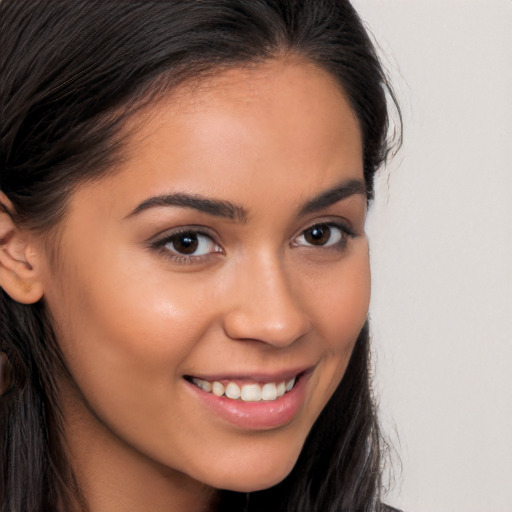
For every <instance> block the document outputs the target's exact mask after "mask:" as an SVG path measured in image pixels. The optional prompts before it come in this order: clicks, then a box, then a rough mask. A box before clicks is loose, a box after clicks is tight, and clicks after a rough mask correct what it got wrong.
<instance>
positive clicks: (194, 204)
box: [125, 180, 367, 222]
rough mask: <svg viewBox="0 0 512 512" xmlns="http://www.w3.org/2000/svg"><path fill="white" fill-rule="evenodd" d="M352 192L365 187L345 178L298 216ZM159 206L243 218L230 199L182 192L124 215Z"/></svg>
mask: <svg viewBox="0 0 512 512" xmlns="http://www.w3.org/2000/svg"><path fill="white" fill-rule="evenodd" d="M355 194H358V195H363V196H365V197H366V194H367V190H366V186H365V184H364V182H363V181H361V180H348V181H345V182H343V183H341V184H339V185H336V186H334V187H332V188H330V189H328V190H326V191H324V192H322V193H321V194H319V195H318V196H316V197H314V198H313V199H310V200H309V201H308V202H306V203H305V204H304V205H302V207H301V208H300V210H299V215H306V214H308V213H315V212H317V211H320V210H323V209H324V208H327V207H329V206H331V205H333V204H336V203H337V202H338V201H341V200H343V199H346V198H347V197H350V196H352V195H355ZM162 206H177V207H181V208H191V209H193V210H198V211H200V212H203V213H207V214H209V215H213V216H215V217H222V218H226V219H231V220H235V221H238V222H246V221H247V212H246V210H245V209H244V208H243V207H242V206H240V205H237V204H234V203H232V202H230V201H224V200H219V199H211V198H208V197H204V196H201V195H198V194H188V193H182V192H177V193H173V194H164V195H159V196H154V197H150V198H149V199H146V200H145V201H143V202H142V203H140V204H139V205H138V206H137V207H135V208H134V209H133V210H132V211H131V212H130V213H129V214H128V215H127V216H126V217H125V218H129V217H133V216H134V215H137V214H138V213H141V212H143V211H145V210H149V209H150V208H156V207H162Z"/></svg>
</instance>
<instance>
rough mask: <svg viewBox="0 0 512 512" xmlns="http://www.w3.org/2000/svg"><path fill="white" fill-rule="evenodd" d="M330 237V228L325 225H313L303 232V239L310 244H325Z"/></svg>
mask: <svg viewBox="0 0 512 512" xmlns="http://www.w3.org/2000/svg"><path fill="white" fill-rule="evenodd" d="M330 237H331V228H330V227H329V226H327V225H325V224H324V225H323V226H313V227H312V228H310V229H308V230H307V231H305V232H304V239H305V240H306V242H308V243H309V244H311V245H325V244H326V243H327V242H328V241H329V238H330Z"/></svg>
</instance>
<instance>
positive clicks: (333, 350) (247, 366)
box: [33, 58, 370, 512]
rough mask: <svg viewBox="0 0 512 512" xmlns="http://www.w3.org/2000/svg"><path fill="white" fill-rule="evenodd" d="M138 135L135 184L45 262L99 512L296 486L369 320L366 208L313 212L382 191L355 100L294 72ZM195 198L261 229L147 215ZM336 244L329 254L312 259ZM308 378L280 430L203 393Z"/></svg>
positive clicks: (88, 480)
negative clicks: (208, 382)
mask: <svg viewBox="0 0 512 512" xmlns="http://www.w3.org/2000/svg"><path fill="white" fill-rule="evenodd" d="M130 127H131V128H132V132H131V135H130V138H129V140H128V142H127V145H126V155H125V159H124V160H123V164H122V166H121V168H120V169H119V170H118V171H116V172H115V173H113V174H111V175H110V176H108V177H106V178H103V179H101V181H99V182H97V183H88V184H84V185H82V186H80V187H79V188H78V189H77V191H76V192H75V193H74V195H73V196H72V198H71V200H70V204H69V212H68V215H67V217H66V219H65V221H64V223H63V225H62V226H60V244H59V248H58V262H59V264H58V268H57V267H53V266H52V265H51V263H50V262H49V261H47V260H46V257H45V252H44V249H43V245H44V244H43V243H42V241H41V242H40V248H39V250H38V251H37V250H36V253H37V256H36V257H34V260H36V261H37V265H35V266H34V268H37V269H39V270H38V272H39V273H38V276H39V277H38V283H39V285H40V287H41V290H42V293H43V294H44V299H45V300H46V302H47V304H48V307H49V310H50V311H51V314H52V316H53V319H54V325H55V329H56V333H57V338H58V341H59V344H60V346H61V349H62V352H63V354H64V357H65V360H66V363H67V365H68V367H69V370H70V373H71V375H72V377H73V380H74V385H73V386H72V385H68V384H66V383H63V384H62V397H61V401H62V403H63V411H64V417H65V421H66V439H67V442H68V445H69V450H70V453H71V456H72V462H73V466H74V469H75V471H76V473H77V477H78V482H79V484H80V485H81V486H82V488H83V490H84V495H85V498H86V500H87V501H88V503H89V505H90V508H91V511H92V512H106V511H109V512H116V511H124V512H126V511H129V512H130V511H133V512H135V511H142V510H151V511H153V512H158V511H160V510H161V511H163V510H165V511H166V512H169V511H173V510H176V511H178V510H180V511H190V512H193V511H205V510H209V509H213V507H214V503H215V493H216V491H215V489H232V490H237V491H244V492H245V491H253V490H258V489H262V488H266V487H269V486H272V485H274V484H276V483H277V482H279V481H280V480H282V479H283V478H284V477H285V476H286V475H287V474H288V473H289V471H290V470H291V469H292V467H293V465H294V463H295V461H296V459H297V457H298V455H299V453H300V450H301V448H302V445H303V443H304V440H305V438H306V436H307V434H308V432H309V431H310V429H311V427H312V425H313V423H314V421H315V420H316V418H317V417H318V415H319V413H320V411H321V410H322V408H323V407H324V406H325V404H326V402H327V401H328V399H329V397H330V396H331V395H332V393H333V392H334V390H335V389H336V387H337V385H338V383H339V382H340V380H341V378H342V376H343V373H344V371H345V368H346V366H347V363H348V360H349V357H350V354H351V351H352V348H353V345H354V342H355V340H356V338H357V335H358V333H359V331H360V329H361V327H362V325H363V323H364V321H365V318H366V315H367V311H368V305H369V297H370V271H369V259H368V244H367V238H366V235H365V233H364V223H365V215H366V197H365V196H364V194H362V193H354V194H351V195H349V196H348V197H346V198H344V199H341V200H339V201H337V202H335V203H334V204H330V205H328V206H325V207H323V208H321V209H319V210H317V211H310V212H303V211H301V210H303V208H302V207H303V205H305V204H306V203H308V202H311V200H313V199H314V198H317V197H318V196H320V195H322V194H323V193H324V192H325V191H327V190H329V189H331V188H335V187H337V186H339V185H340V184H342V183H346V182H347V181H348V180H356V181H358V182H359V183H363V170H362V146H361V136H360V130H359V126H358V122H357V119H356V118H355V116H354V114H353V112H352V110H351V108H350V106H349V104H348V102H347V100H346V99H345V96H344V94H343V91H342V90H341V89H340V87H339V85H338V84H337V83H336V81H335V80H334V79H333V78H332V77H331V76H330V75H328V74H327V73H326V72H324V71H322V70H320V69H318V68H317V67H315V66H313V65H311V64H308V63H306V62H303V61H299V60H298V59H291V58H288V59H286V60H284V59H277V60H273V61H269V62H267V63H265V64H261V65H258V66H257V67H254V68H250V69H232V70H229V71H224V72H222V73H221V74H219V75H217V76H214V77H210V78H208V79H205V80H204V81H203V82H201V83H200V84H199V85H197V84H196V85H195V86H191V87H188V88H187V87H184V88H182V89H180V90H178V91H175V92H174V93H172V95H170V96H168V97H167V98H165V99H164V100H162V101H161V102H160V103H159V104H158V105H153V106H152V107H150V108H149V109H148V110H146V111H145V112H143V113H140V114H137V117H136V118H135V119H133V121H132V123H131V126H130ZM176 192H179V193H187V194H194V195H201V196H204V197H207V198H212V199H215V200H224V201H230V202H231V203H233V204H236V205H237V206H239V207H240V208H243V209H244V211H245V213H246V218H245V219H244V220H241V219H240V218H238V217H237V216H236V215H235V217H234V218H226V217H220V216H217V215H210V214H208V213H205V212H199V211H197V210H195V209H192V208H186V207H178V206H158V207H153V208H147V209H144V210H143V211H140V212H138V213H136V214H133V215H130V213H131V212H133V211H134V209H136V208H137V206H138V205H140V204H141V203H142V202H144V201H146V200H147V199H148V198H150V197H153V196H158V195H162V194H171V193H176ZM335 223H341V225H342V226H343V227H342V228H338V227H330V228H326V227H325V225H326V224H335ZM318 225H323V226H324V227H323V229H324V231H325V230H327V238H326V241H325V243H324V242H322V243H317V242H316V241H315V243H310V242H309V241H308V240H310V239H311V237H308V236H309V235H310V233H311V232H310V231H308V230H309V229H310V228H311V227H312V226H318ZM190 226H194V229H196V230H197V229H201V230H203V231H205V233H206V235H207V236H208V237H211V240H210V238H208V237H207V236H206V235H205V237H204V238H201V240H202V243H203V245H202V246H201V247H202V248H206V249H205V251H204V252H205V254H203V255H202V256H201V257H199V258H198V257H197V256H196V258H195V259H192V260H187V259H185V260H184V259H183V255H181V256H180V254H179V253H177V252H176V248H175V247H176V246H173V245H172V243H171V242H169V243H168V244H167V245H166V246H161V247H158V248H157V247H154V244H153V245H152V242H154V241H155V240H159V239H161V238H162V237H163V235H171V234H172V233H173V230H176V229H177V228H181V227H189V228H188V229H189V230H191V229H192V228H190ZM345 226H349V227H350V230H351V233H350V234H346V233H345V232H344V229H345ZM198 227H200V228H198ZM340 237H341V241H339V242H336V240H337V239H339V238H340ZM174 240H176V238H175V239H174ZM33 246H37V242H34V244H33ZM299 367H300V368H303V367H311V368H312V373H311V375H310V378H309V380H308V382H307V385H306V394H305V398H304V401H303V403H302V404H301V407H300V409H299V411H298V413H297V414H296V415H295V416H294V417H293V419H292V420H291V421H289V422H287V423H286V424H285V425H281V426H279V427H278V428H269V429H247V428H240V427H238V426H236V425H233V424H231V423H229V422H227V421H225V420H224V419H222V418H220V417H218V416H217V415H216V414H215V413H213V412H212V411H210V410H208V409H206V408H205V407H204V406H203V405H202V404H201V403H200V401H199V400H197V399H196V397H195V395H194V393H192V392H191V391H190V384H188V383H187V382H186V380H185V379H184V376H185V375H213V374H219V373H220V374H231V373H232V372H234V371H236V372H241V373H247V374H251V373H258V372H260V373H261V372H268V373H272V372H279V371H283V370H284V369H288V368H299Z"/></svg>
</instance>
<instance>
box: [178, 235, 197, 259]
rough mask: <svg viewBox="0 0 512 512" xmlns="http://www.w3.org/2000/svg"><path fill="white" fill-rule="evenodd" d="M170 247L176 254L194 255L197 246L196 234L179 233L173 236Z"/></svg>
mask: <svg viewBox="0 0 512 512" xmlns="http://www.w3.org/2000/svg"><path fill="white" fill-rule="evenodd" d="M171 245H172V247H173V249H174V250H175V251H176V252H179V253H180V254H194V252H195V251H196V250H197V247H198V245H199V241H198V239H197V233H180V234H179V235H174V236H173V237H172V240H171Z"/></svg>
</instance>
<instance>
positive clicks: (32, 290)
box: [0, 192, 43, 304]
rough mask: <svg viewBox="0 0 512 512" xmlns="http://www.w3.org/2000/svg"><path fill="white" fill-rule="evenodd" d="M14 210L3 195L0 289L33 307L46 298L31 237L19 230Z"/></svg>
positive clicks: (0, 215) (0, 210)
mask: <svg viewBox="0 0 512 512" xmlns="http://www.w3.org/2000/svg"><path fill="white" fill-rule="evenodd" d="M11 211H12V207H11V203H10V201H9V200H8V199H7V197H6V196H5V194H3V193H1V192H0V287H2V288H3V289H4V290H5V292H6V293H7V294H8V295H9V296H10V297H11V298H12V299H14V300H15V301H17V302H21V303H23V304H33V303H34V302H37V301H38V300H39V299H41V297H42V296H43V285H42V282H41V279H40V275H39V274H40V272H39V269H38V267H39V265H38V264H37V262H38V258H37V253H36V251H35V249H34V247H33V245H32V244H31V243H30V240H32V238H33V237H32V236H30V233H29V232H27V231H26V230H22V229H21V228H19V227H18V226H16V224H15V222H14V220H13V217H12V215H11V213H10V212H11Z"/></svg>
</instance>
